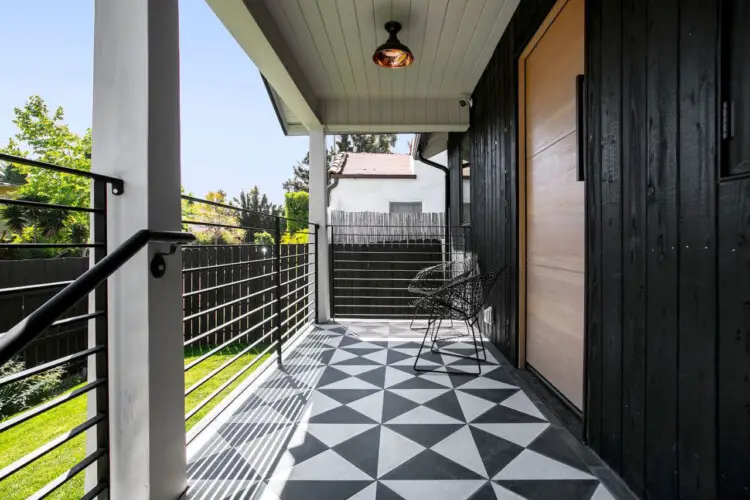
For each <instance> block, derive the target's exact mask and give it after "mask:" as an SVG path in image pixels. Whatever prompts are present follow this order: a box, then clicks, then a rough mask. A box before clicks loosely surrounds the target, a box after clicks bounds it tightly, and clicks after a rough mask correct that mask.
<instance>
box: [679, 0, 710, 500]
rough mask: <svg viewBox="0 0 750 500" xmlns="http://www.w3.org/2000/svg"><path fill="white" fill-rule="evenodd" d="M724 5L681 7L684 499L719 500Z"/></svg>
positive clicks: (694, 2) (700, 2)
mask: <svg viewBox="0 0 750 500" xmlns="http://www.w3.org/2000/svg"><path fill="white" fill-rule="evenodd" d="M717 5H718V4H717V2H715V1H712V0H683V1H682V3H681V5H680V34H679V42H680V47H679V52H680V56H679V57H680V58H679V64H680V88H679V102H680V110H679V111H680V122H679V130H680V138H679V151H680V167H679V168H680V218H679V234H680V257H679V258H680V264H679V274H680V276H679V280H680V290H679V308H680V312H679V314H680V317H679V321H680V341H679V373H678V383H679V389H678V397H679V409H680V411H679V414H678V424H677V430H678V439H679V442H678V464H679V470H680V485H679V487H680V489H679V497H680V498H685V499H693V498H695V499H699V498H700V499H705V500H710V499H712V498H716V452H715V445H716V433H717V430H716V415H715V405H716V399H715V398H716V377H715V370H716V365H715V362H716V337H715V335H716V322H717V317H716V296H717V294H716V224H715V220H716V208H715V203H716V199H715V198H716V193H715V191H716V178H717V176H716V140H717V137H716V126H715V122H716V81H715V78H716V77H715V75H716V66H715V64H716V39H717V17H718V15H717V14H718V13H717V10H718V9H717Z"/></svg>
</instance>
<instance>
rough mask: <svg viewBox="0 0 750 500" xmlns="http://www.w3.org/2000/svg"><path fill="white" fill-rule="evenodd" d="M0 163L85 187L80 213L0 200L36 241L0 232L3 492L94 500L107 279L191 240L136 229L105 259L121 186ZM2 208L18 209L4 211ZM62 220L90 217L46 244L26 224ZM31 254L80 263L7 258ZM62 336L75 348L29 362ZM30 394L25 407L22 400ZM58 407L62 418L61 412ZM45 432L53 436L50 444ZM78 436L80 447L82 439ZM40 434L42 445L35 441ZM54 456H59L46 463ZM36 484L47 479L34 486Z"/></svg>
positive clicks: (102, 484) (104, 476) (102, 482)
mask: <svg viewBox="0 0 750 500" xmlns="http://www.w3.org/2000/svg"><path fill="white" fill-rule="evenodd" d="M0 161H1V162H6V163H9V164H11V165H13V166H16V167H17V166H23V168H25V169H27V170H28V175H31V176H33V175H37V172H39V170H44V171H48V172H54V175H57V176H60V177H61V178H62V177H64V176H76V177H81V178H84V179H90V180H91V184H90V189H91V196H90V197H89V201H88V204H87V206H77V205H74V204H71V205H64V204H60V203H47V202H45V201H40V200H39V199H34V197H33V196H23V194H22V195H21V196H17V197H13V198H0V207H4V208H3V214H2V215H3V218H4V219H7V218H9V217H8V216H9V215H10V213H14V214H15V216H16V219H17V220H20V221H21V223H23V224H25V225H26V226H28V227H29V228H30V232H31V233H32V235H34V236H35V237H34V238H32V241H26V240H25V239H24V237H23V236H24V235H23V234H18V231H16V232H15V233H16V234H13V235H11V236H10V237H9V236H8V235H7V234H5V235H4V236H3V238H2V241H0V250H1V251H2V252H3V257H4V259H5V260H3V261H2V264H3V270H4V271H5V272H7V273H8V274H7V275H6V276H5V277H7V278H9V279H7V280H3V285H6V284H8V285H10V286H3V288H0V306H2V308H3V313H4V314H3V326H2V330H0V331H3V330H7V331H5V332H4V333H1V334H0V369H2V374H1V375H0V404H1V405H2V408H3V413H2V414H0V441H2V442H3V445H4V447H5V448H6V449H8V450H9V453H8V454H7V455H6V457H12V458H11V459H10V460H9V459H8V458H6V457H3V458H5V459H0V460H1V461H0V495H1V496H3V497H4V498H17V497H18V498H20V497H26V496H28V498H35V499H36V498H45V497H46V496H48V495H50V494H52V493H53V492H56V491H58V490H60V489H61V488H67V489H66V490H65V495H74V496H80V497H83V498H94V497H96V496H97V495H100V494H101V493H102V492H104V491H106V490H107V488H108V486H109V481H108V478H109V428H108V418H107V414H108V408H107V404H108V394H107V387H108V382H107V379H108V377H107V287H106V280H107V278H108V277H109V276H111V275H112V274H113V273H114V272H115V271H116V270H117V269H119V268H120V267H121V266H122V265H123V264H124V263H125V262H127V261H128V260H129V259H130V258H131V257H132V256H133V255H135V253H137V252H138V251H139V250H140V249H141V248H143V246H145V245H146V244H147V243H148V242H150V241H167V242H172V243H183V242H186V241H189V240H191V239H193V236H192V235H190V234H184V233H173V232H153V231H147V230H144V231H139V232H138V233H136V234H135V235H133V237H131V238H130V239H129V240H127V241H126V242H125V243H123V244H122V245H121V246H120V247H119V248H118V249H116V250H115V251H114V252H112V253H111V254H109V255H107V227H106V222H107V215H106V214H107V189H108V188H109V189H111V192H112V194H113V195H120V194H122V193H123V192H124V183H123V181H122V180H121V179H116V178H113V177H109V176H105V175H99V174H96V173H92V172H89V171H85V170H79V169H74V168H69V167H64V166H60V165H54V164H51V163H46V162H42V161H37V160H31V159H26V158H21V157H17V156H12V155H7V154H0ZM9 210H15V212H10V213H9ZM61 213H62V214H63V215H61ZM68 213H85V214H89V217H88V220H87V221H85V222H82V220H81V221H77V222H78V224H79V232H78V238H77V239H74V238H70V240H65V239H64V238H61V237H50V235H49V234H45V232H44V231H39V233H40V234H39V235H38V236H39V237H38V238H36V235H37V229H38V228H36V227H34V226H33V225H34V224H36V223H38V221H39V220H43V221H44V220H46V221H50V220H53V221H58V224H57V227H60V225H61V222H60V221H65V220H66V217H67V216H66V215H64V214H68ZM40 214H47V218H46V219H44V218H40ZM50 214H51V215H50ZM23 217H27V219H28V220H24V219H23ZM21 223H19V225H21ZM81 228H82V229H81ZM58 236H59V235H58ZM30 251H46V252H51V251H57V252H60V253H61V255H59V256H65V257H70V256H71V254H73V255H78V256H79V258H78V259H71V261H74V265H73V266H68V265H67V263H68V259H53V260H42V261H40V260H33V261H24V260H14V259H18V258H21V259H23V258H24V257H28V256H30V255H29V252H30ZM31 256H35V255H34V254H33V253H32V254H31ZM9 259H10V260H9ZM84 259H88V261H89V265H88V266H85V265H83V266H82V264H83V262H84ZM57 261H60V262H63V263H65V265H63V266H62V267H64V268H69V269H66V273H65V274H66V277H67V278H69V279H60V278H59V277H58V276H57V273H56V272H55V269H53V266H52V265H51V262H57ZM48 264H49V265H48ZM86 268H87V270H86ZM14 269H15V270H20V271H21V272H20V273H18V272H16V273H15V274H14V273H13V272H11V271H12V270H14ZM84 271H85V272H84ZM14 277H15V278H14ZM10 278H13V279H10ZM17 278H21V282H22V284H18V283H14V281H18V280H17ZM44 280H47V281H44ZM17 304H20V305H21V309H20V311H13V310H12V307H13V306H14V305H17ZM9 307H10V308H11V309H9ZM19 314H20V315H21V316H20V317H21V318H22V319H20V318H19V316H18V315H19ZM14 318H15V319H14ZM19 319H20V321H19ZM8 320H12V321H13V322H14V323H15V324H14V325H13V326H12V327H11V326H10V325H7V324H5V323H6V321H8ZM63 329H67V330H65V332H66V333H72V335H74V337H75V340H76V341H75V342H73V344H74V348H73V349H71V350H67V351H64V354H61V352H60V351H59V350H57V351H55V350H52V351H51V354H50V352H45V353H44V354H43V355H41V356H40V355H38V354H39V353H38V352H37V353H36V354H37V356H29V351H28V349H27V347H28V346H29V344H31V343H32V342H39V340H40V338H44V337H48V338H49V337H52V338H54V337H55V336H56V335H59V334H60V332H61V331H63ZM80 337H82V338H83V343H81V342H80V340H81V338H80ZM60 379H63V380H67V381H68V384H67V385H66V384H64V383H61V380H60ZM40 387H41V388H44V391H41V390H40ZM33 391H37V393H33ZM32 393H33V394H34V395H33V397H31V400H25V399H23V398H25V396H27V395H29V394H32ZM81 398H87V400H88V402H87V403H84V404H83V405H79V406H75V405H78V401H81ZM71 405H73V406H71ZM62 409H66V411H65V412H61V410H62ZM67 410H70V411H67ZM50 412H55V413H50ZM58 412H60V413H59V414H58ZM44 419H47V420H49V419H51V421H50V422H47V421H46V420H44ZM67 422H70V424H69V427H68V428H67V429H65V428H63V429H60V427H61V426H64V425H65V424H66V423H67ZM50 428H51V429H53V430H54V431H53V432H52V437H50V435H51V434H50ZM58 429H60V430H58ZM84 435H85V437H86V440H87V445H86V446H84V445H83V442H81V441H80V438H83V437H84ZM40 436H45V438H43V439H40ZM79 437H80V438H79ZM44 439H46V442H45V441H44ZM74 440H75V441H76V443H75V444H76V446H75V447H73V448H66V447H67V446H68V445H71V444H74V443H73V441H74ZM14 445H15V446H14ZM19 449H21V450H22V451H21V452H19ZM84 449H86V450H88V451H84ZM55 453H56V454H57V455H59V456H54V457H53V456H51V454H55ZM78 457H82V458H80V459H79V458H78ZM11 460H12V461H11ZM68 465H69V466H68ZM91 466H95V469H91V470H90V472H91V473H92V474H93V475H92V476H91V477H90V478H89V480H88V481H87V484H90V485H91V486H90V487H89V488H88V490H85V488H84V487H83V486H80V485H82V484H83V481H79V479H78V477H79V475H80V473H81V472H84V471H87V469H89V468H90V467H91ZM88 474H89V472H87V475H88ZM40 477H41V478H45V477H47V478H50V477H51V478H52V480H44V479H43V480H42V481H41V482H40V481H39V480H38V478H40ZM92 479H93V480H92ZM72 481H79V486H74V487H73V489H70V485H69V483H71V482H72ZM78 488H80V489H78Z"/></svg>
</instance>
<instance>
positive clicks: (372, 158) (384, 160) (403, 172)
mask: <svg viewBox="0 0 750 500" xmlns="http://www.w3.org/2000/svg"><path fill="white" fill-rule="evenodd" d="M328 171H329V172H330V174H331V176H332V177H338V178H340V179H346V178H369V179H416V178H417V176H416V175H415V174H414V166H413V163H412V159H411V156H410V155H408V154H391V153H339V154H337V155H336V156H334V157H333V159H332V160H331V167H330V168H329V169H328Z"/></svg>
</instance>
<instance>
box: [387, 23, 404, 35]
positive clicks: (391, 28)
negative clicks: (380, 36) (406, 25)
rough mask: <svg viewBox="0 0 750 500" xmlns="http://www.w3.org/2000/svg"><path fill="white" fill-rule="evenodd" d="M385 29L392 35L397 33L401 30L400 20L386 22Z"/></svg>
mask: <svg viewBox="0 0 750 500" xmlns="http://www.w3.org/2000/svg"><path fill="white" fill-rule="evenodd" d="M385 30H386V31H387V32H388V33H390V34H391V35H395V34H396V33H398V32H399V31H401V23H400V22H398V21H388V22H387V23H385Z"/></svg>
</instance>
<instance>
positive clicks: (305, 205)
mask: <svg viewBox="0 0 750 500" xmlns="http://www.w3.org/2000/svg"><path fill="white" fill-rule="evenodd" d="M309 211H310V195H309V194H308V193H306V192H305V191H297V192H295V193H286V194H285V195H284V213H285V217H287V219H289V220H287V223H286V229H287V231H289V232H290V233H292V234H294V233H298V232H300V231H307V229H308V227H309V224H308V223H307V221H308V220H309Z"/></svg>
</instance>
